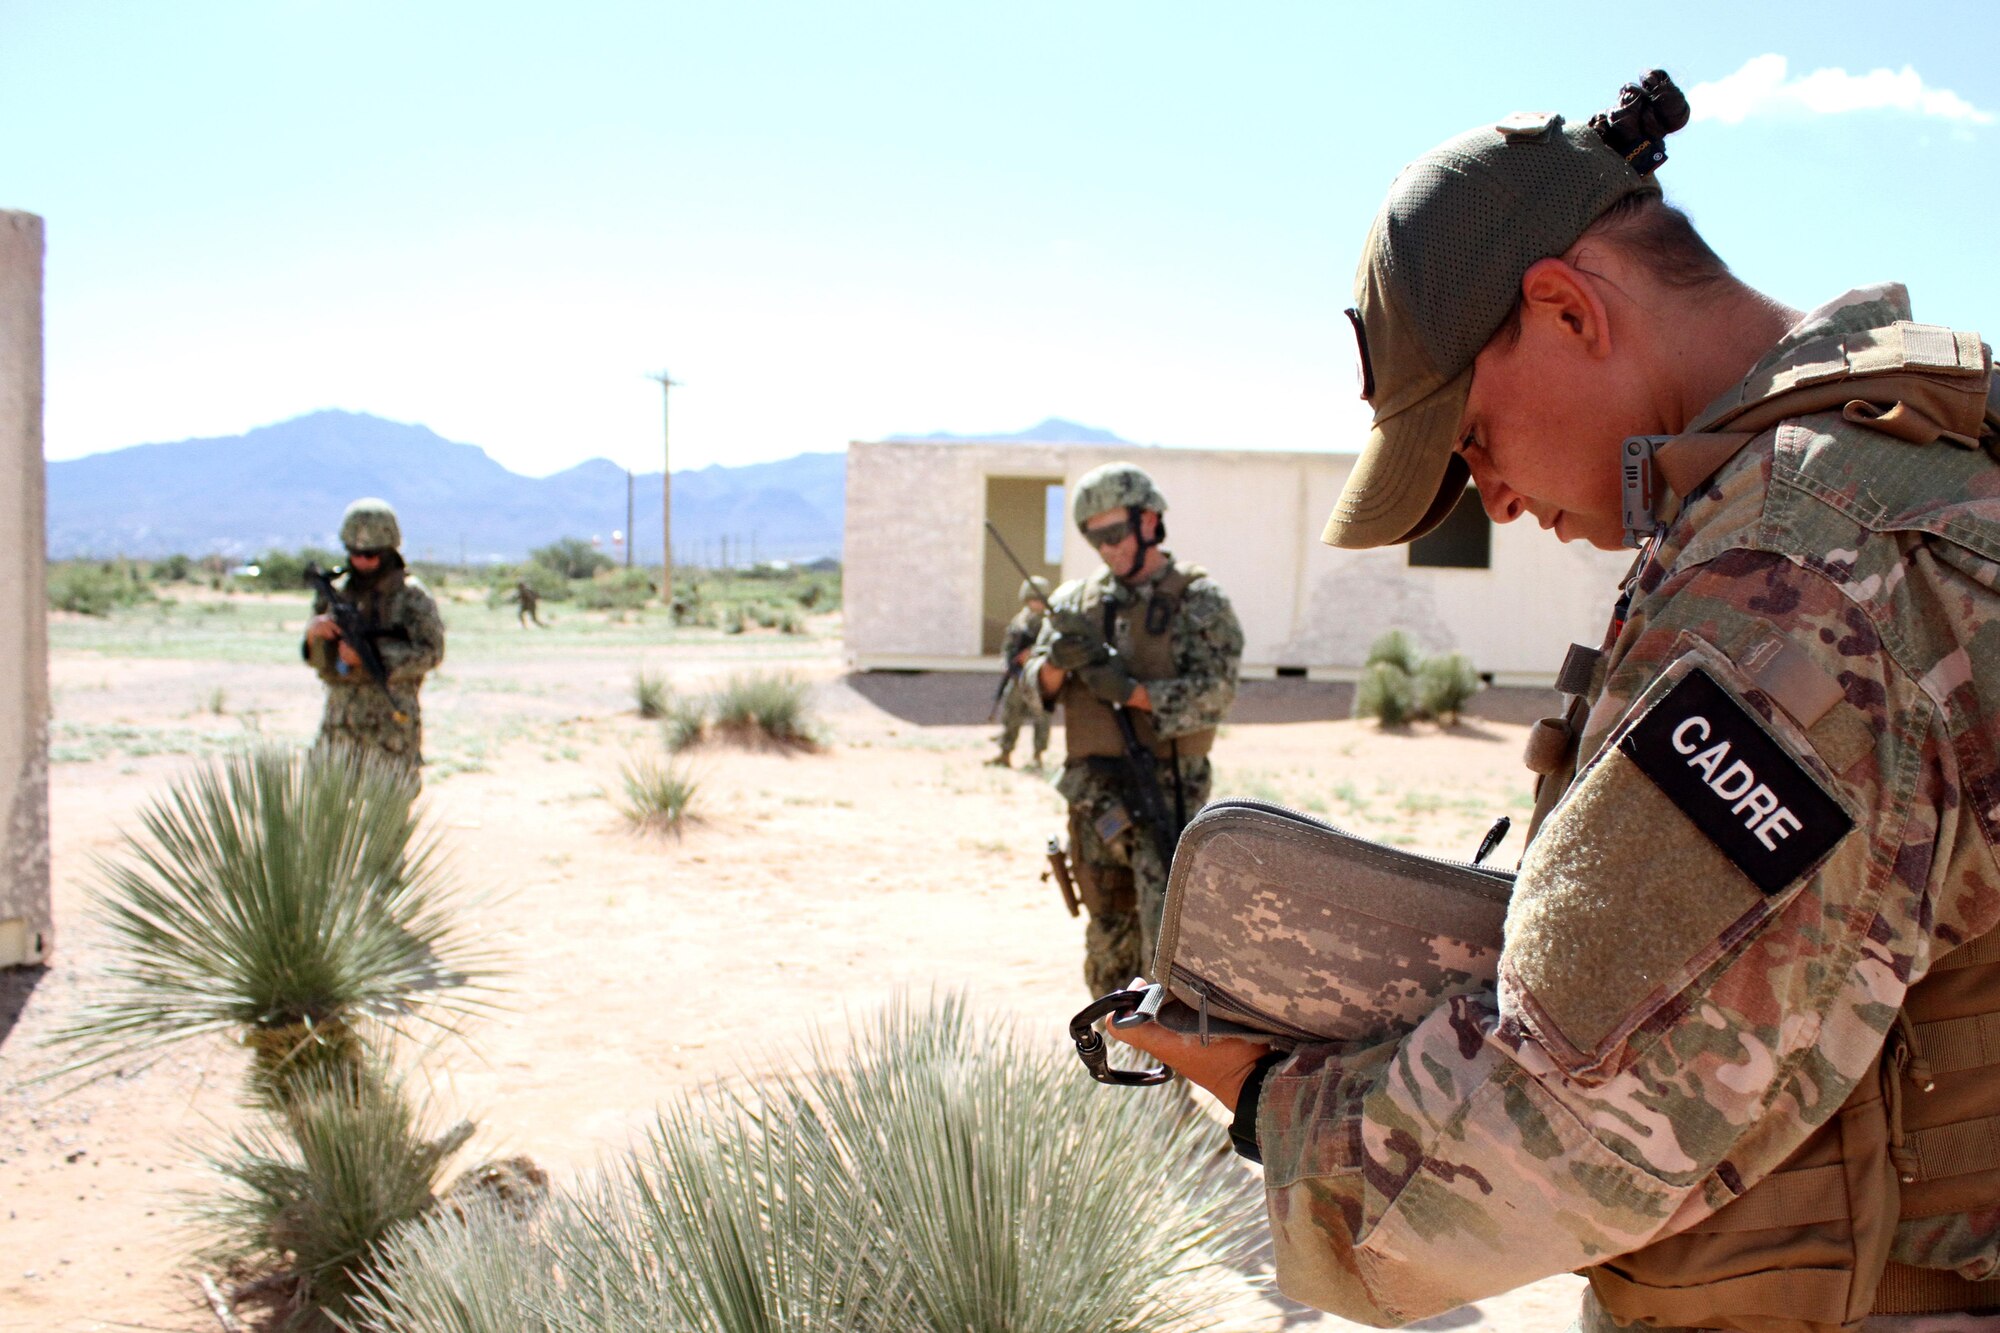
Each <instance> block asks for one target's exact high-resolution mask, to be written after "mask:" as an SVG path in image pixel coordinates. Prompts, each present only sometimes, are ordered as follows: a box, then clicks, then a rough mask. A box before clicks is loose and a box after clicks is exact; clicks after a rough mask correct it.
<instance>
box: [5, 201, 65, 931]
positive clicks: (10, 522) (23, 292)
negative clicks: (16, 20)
mask: <svg viewBox="0 0 2000 1333" xmlns="http://www.w3.org/2000/svg"><path fill="white" fill-rule="evenodd" d="M42 477H43V472H42V220H41V219H40V218H38V217H36V216H34V215H33V214H32V213H12V212H7V211H4V210H0V967H14V966H18V965H20V964H22V963H39V962H41V961H42V960H43V958H45V957H46V956H47V954H48V950H49V945H50V942H51V937H52V929H53V928H52V925H51V920H50V915H49V640H48V619H49V617H48V607H49V602H48V592H47V583H46V578H47V575H46V568H47V566H46V562H45V559H44V552H43V547H44V542H43V537H42V534H43V514H42V495H43V483H42Z"/></svg>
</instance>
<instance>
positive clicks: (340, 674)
mask: <svg viewBox="0 0 2000 1333" xmlns="http://www.w3.org/2000/svg"><path fill="white" fill-rule="evenodd" d="M401 535H402V534H401V532H400V531H399V529H398V527H397V525H396V518H395V512H394V511H393V510H391V509H390V508H389V506H388V505H387V504H385V503H384V502H382V501H380V500H373V501H369V500H357V501H356V502H355V503H354V504H353V505H350V506H349V507H348V513H347V517H346V518H344V519H343V521H342V524H341V540H342V541H343V542H344V543H345V544H346V545H347V546H348V547H349V549H350V550H381V551H384V552H385V555H384V558H383V563H382V566H381V568H380V569H379V570H378V571H377V572H376V573H375V574H374V575H372V576H369V577H366V578H364V577H363V576H361V575H359V574H356V573H352V572H350V573H349V574H348V576H347V577H346V578H345V579H344V580H343V581H342V583H341V591H342V593H343V595H344V596H345V597H346V598H347V600H349V601H351V602H353V603H355V604H356V606H357V607H359V609H360V611H361V614H362V617H363V619H364V620H365V621H366V623H367V624H368V625H369V626H371V627H372V629H373V631H374V632H373V635H372V638H373V639H374V642H375V650H376V652H378V653H380V654H381V656H382V665H383V666H385V667H386V668H388V673H389V680H388V686H389V695H390V696H391V697H393V700H394V702H393V703H392V702H391V699H390V698H387V697H384V695H383V692H382V690H381V688H380V687H379V686H377V685H376V683H375V681H374V680H373V679H372V678H370V676H369V675H368V673H367V672H366V671H364V670H362V669H360V668H358V667H355V668H350V667H347V666H346V665H345V664H344V663H343V662H341V660H340V654H339V649H338V643H337V641H334V640H314V639H307V640H305V642H304V643H303V644H302V646H301V653H302V655H303V656H304V658H305V661H306V664H307V665H308V666H310V667H312V668H313V669H314V670H315V671H317V672H318V673H319V677H320V679H321V680H322V681H324V682H325V683H326V709H325V711H324V712H323V713H322V714H321V717H320V725H319V739H318V741H317V742H316V746H321V747H324V746H335V745H353V746H359V747H360V748H362V749H365V750H372V751H375V752H377V753H379V754H383V755H387V756H389V757H391V758H393V759H395V760H396V761H398V762H400V763H402V764H404V765H407V766H408V767H409V769H410V771H411V772H413V773H414V772H416V771H417V769H418V768H419V767H420V766H421V765H422V763H423V737H424V728H423V712H422V707H421V705H420V703H419V700H418V694H419V692H420V691H421V690H422V688H423V682H424V676H425V674H426V673H427V672H429V671H431V670H432V669H434V668H435V667H436V666H437V665H438V664H439V663H440V662H442V661H444V621H443V619H442V618H440V617H439V615H438V609H437V603H436V602H435V601H433V600H432V599H431V595H430V593H428V592H427V591H425V590H424V586H423V584H422V583H420V582H418V581H417V579H416V577H415V576H414V575H412V574H410V573H409V572H408V571H407V570H405V569H404V568H403V567H402V557H401V556H400V555H398V554H396V551H395V547H396V546H397V545H399V544H400V541H401ZM326 610H327V604H326V600H325V598H324V597H323V596H315V597H314V599H313V613H314V614H315V615H319V614H323V613H324V612H325V611H326ZM399 711H400V712H401V713H403V714H404V716H405V718H406V720H405V721H400V722H399V721H397V720H396V716H395V715H396V713H397V712H399Z"/></svg>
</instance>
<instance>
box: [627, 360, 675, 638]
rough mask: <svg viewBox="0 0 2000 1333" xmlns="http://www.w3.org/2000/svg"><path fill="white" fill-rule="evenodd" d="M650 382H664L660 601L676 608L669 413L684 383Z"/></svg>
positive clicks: (670, 380) (664, 377)
mask: <svg viewBox="0 0 2000 1333" xmlns="http://www.w3.org/2000/svg"><path fill="white" fill-rule="evenodd" d="M646 378H647V379H650V380H658V381H659V382H660V600H661V601H662V602H664V603H665V604H666V605H668V606H672V605H673V604H674V456H673V451H672V449H671V448H670V447H669V436H668V432H667V425H668V416H667V409H668V407H669V405H670V404H669V399H670V397H671V395H672V392H673V390H674V388H675V386H676V385H678V384H679V383H680V381H679V380H677V379H675V378H673V377H672V376H671V375H669V374H667V372H666V371H664V370H663V371H661V372H660V373H659V374H657V375H648V376H647V377H646ZM627 549H628V550H629V549H630V548H629V547H628V548H627Z"/></svg>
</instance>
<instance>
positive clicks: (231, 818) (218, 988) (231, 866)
mask: <svg viewBox="0 0 2000 1333" xmlns="http://www.w3.org/2000/svg"><path fill="white" fill-rule="evenodd" d="M415 796H416V785H415V782H414V780H413V779H412V778H410V777H409V776H408V775H407V774H405V773H404V772H402V771H401V770H399V769H398V768H396V767H394V766H393V765H390V764H387V763H385V762H383V761H382V760H380V759H378V758H375V757H373V756H369V755H364V754H361V753H359V752H356V751H353V750H334V751H330V752H329V751H316V752H312V753H305V754H301V753H298V752H295V751H288V750H283V749H277V748H263V749H256V750H250V751H244V752H239V753H235V754H231V755H227V756H223V757H220V758H217V759H214V760H212V761H209V762H207V763H206V764H204V765H203V766H201V767H198V768H196V769H194V770H192V771H191V772H189V773H187V774H185V775H184V776H182V777H181V778H179V779H177V780H176V781H175V782H174V783H173V784H172V786H171V787H170V788H169V789H168V791H167V793H166V795H165V796H164V797H163V798H161V799H159V800H156V801H154V802H153V803H152V804H150V805H148V806H147V807H146V808H145V809H144V811H142V813H141V815H140V825H141V828H142V829H143V834H144V835H143V836H140V835H136V834H131V833H128V834H126V835H125V838H124V848H123V855H122V856H121V857H119V858H118V859H116V860H114V861H104V862H100V864H99V867H98V869H99V874H100V876H101V883H100V886H99V887H98V889H97V891H96V893H95V894H94V897H93V902H92V907H91V912H92V915H93V917H94V918H95V919H96V920H97V921H98V922H99V923H100V924H101V925H102V926H103V927H104V929H105V930H106V931H107V932H108V934H109V936H110V952H111V955H112V958H113V961H112V963H111V964H110V966H109V967H107V968H106V975H107V976H108V978H109V985H108V987H107V988H106V989H105V990H104V991H103V992H102V993H100V994H98V995H97V996H95V997H93V998H92V999H91V1000H90V1001H88V1002H87V1003H86V1004H85V1005H84V1006H83V1007H82V1008H81V1009H80V1010H78V1012H77V1014H76V1016H75V1017H74V1018H73V1019H72V1020H71V1021H70V1022H69V1023H68V1024H66V1025H65V1026H64V1027H63V1028H61V1029H60V1030H59V1031H58V1032H57V1033H56V1034H55V1039H56V1040H58V1041H63V1042H67V1043H70V1044H72V1045H73V1046H74V1047H75V1048H76V1049H77V1051H78V1052H79V1058H78V1060H77V1061H76V1062H75V1063H74V1064H72V1065H71V1066H70V1067H69V1068H70V1069H72V1070H75V1069H80V1068H83V1067H87V1066H91V1065H95V1064H98V1063H100V1062H102V1061H106V1060H113V1059H125V1058H129V1057H139V1056H148V1055H151V1054H153V1053H155V1052H157V1051H159V1050H160V1049H161V1048H163V1047H165V1046H167V1045H169V1044H171V1043H174V1042H178V1041H182V1040H185V1039H188V1038H191V1037H196V1036H200V1035H201V1034H203V1033H211V1032H230V1033H235V1034H237V1035H239V1036H241V1037H242V1039H243V1040H244V1041H245V1043H246V1044H248V1045H250V1046H251V1047H252V1048H253V1049H254V1050H255V1052H256V1056H257V1065H256V1070H257V1074H258V1075H259V1078H258V1082H259V1084H260V1085H261V1087H260V1090H261V1091H265V1092H274V1091H277V1090H278V1089H277V1087H276V1080H277V1079H278V1077H279V1076H280V1075H286V1076H288V1075H290V1074H292V1073H295V1072H298V1071H300V1070H302V1069H303V1068H305V1067H307V1066H310V1065H312V1064H316V1063H321V1062H324V1061H329V1060H330V1061H333V1062H336V1063H342V1062H351V1061H352V1060H353V1059H355V1058H356V1057H357V1056H358V1055H359V1054H360V1052H361V1049H362V1044H363V1041H364V1038H365V1037H366V1034H367V1032H368V1030H369V1027H370V1025H371V1024H372V1025H386V1026H388V1027H390V1028H396V1029H399V1030H400V1029H401V1027H402V1026H403V1025H404V1024H405V1022H406V1020H409V1019H412V1018H414V1019H419V1020H423V1021H427V1022H430V1023H434V1024H437V1025H440V1026H449V1025H451V1024H452V1023H453V1022H455V1021H456V1020H457V1019H459V1018H461V1017H462V1016H464V1015H465V1014H467V1013H468V1012H470V1011H472V1010H475V1009H477V1008H479V1007H481V1006H482V1004H483V997H482V992H483V991H484V990H485V988H486V986H487V984H488V982H489V980H490V978H491V976H492V975H493V974H492V971H491V967H492V964H493V961H494V959H493V957H492V954H491V952H490V951H489V950H488V949H486V948H485V947H484V946H483V945H481V944H480V943H479V942H478V941H477V939H476V937H475V936H474V934H473V933H472V932H471V931H470V930H469V929H468V928H467V925H466V923H467V922H468V921H470V920H472V919H473V916H472V913H470V912H469V911H468V910H467V909H468V908H469V907H470V906H472V905H473V904H472V902H471V900H470V899H468V898H467V897H466V896H465V895H463V894H462V893H460V892H459V891H458V890H456V889H455V888H454V887H453V886H452V885H451V884H450V883H449V881H448V879H447V878H446V876H445V875H444V873H443V871H442V868H441V865H440V861H439V856H438V853H437V843H436V841H435V838H434V836H433V835H432V834H431V833H429V832H428V831H427V830H426V828H425V826H424V823H423V818H422V816H421V814H420V813H419V812H418V810H417V809H416V807H415V805H414V799H415Z"/></svg>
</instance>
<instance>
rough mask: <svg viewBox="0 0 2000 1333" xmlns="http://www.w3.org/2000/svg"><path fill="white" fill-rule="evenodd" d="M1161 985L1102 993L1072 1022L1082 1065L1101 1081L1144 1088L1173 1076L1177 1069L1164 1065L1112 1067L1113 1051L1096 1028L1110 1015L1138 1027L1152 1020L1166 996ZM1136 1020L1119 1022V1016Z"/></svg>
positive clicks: (1070, 1033)
mask: <svg viewBox="0 0 2000 1333" xmlns="http://www.w3.org/2000/svg"><path fill="white" fill-rule="evenodd" d="M1165 994H1166V992H1165V990H1164V988H1163V987H1160V986H1148V987H1146V989H1144V990H1118V991H1113V992H1111V994H1109V995H1103V996H1099V997H1098V998H1097V999H1095V1000H1092V1001H1091V1002H1090V1003H1089V1004H1087V1005H1085V1006H1084V1007H1083V1009H1082V1010H1081V1011H1080V1012H1079V1013H1078V1014H1077V1016H1076V1017H1075V1018H1072V1019H1070V1021H1069V1038H1070V1040H1071V1041H1073V1042H1075V1043H1076V1058H1077V1059H1079V1060H1081V1061H1083V1067H1084V1068H1085V1069H1088V1070H1089V1071H1090V1076H1091V1077H1092V1078H1094V1079H1096V1080H1097V1081H1098V1082H1099V1083H1110V1084H1114V1085H1116V1086H1119V1087H1127V1088H1143V1087H1150V1086H1151V1085H1153V1084H1155V1083H1165V1082H1167V1081H1168V1080H1169V1079H1171V1078H1172V1077H1173V1076H1174V1071H1173V1070H1171V1069H1169V1068H1167V1067H1166V1066H1165V1065H1157V1066H1155V1067H1154V1068H1152V1069H1113V1068H1112V1067H1111V1053H1110V1051H1109V1049H1108V1048H1107V1047H1106V1046H1105V1043H1104V1034H1103V1033H1101V1032H1099V1031H1098V1030H1097V1020H1098V1019H1100V1018H1104V1017H1107V1016H1109V1017H1110V1018H1111V1021H1112V1023H1113V1024H1114V1025H1116V1026H1120V1027H1128V1026H1129V1027H1136V1026H1137V1025H1138V1023H1142V1022H1146V1021H1149V1020H1150V1019H1151V1017H1152V1015H1153V1013H1154V1012H1155V1011H1157V1010H1158V1009H1159V1007H1160V1001H1161V1000H1162V999H1163V998H1164V997H1165ZM1121 1018H1126V1019H1128V1020H1131V1019H1136V1020H1137V1021H1136V1022H1134V1021H1127V1022H1124V1023H1120V1022H1119V1019H1121Z"/></svg>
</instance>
